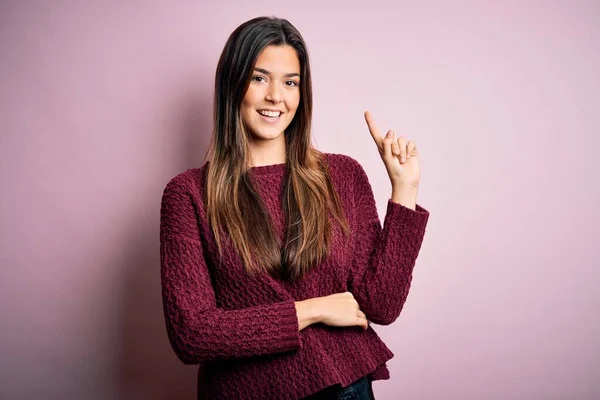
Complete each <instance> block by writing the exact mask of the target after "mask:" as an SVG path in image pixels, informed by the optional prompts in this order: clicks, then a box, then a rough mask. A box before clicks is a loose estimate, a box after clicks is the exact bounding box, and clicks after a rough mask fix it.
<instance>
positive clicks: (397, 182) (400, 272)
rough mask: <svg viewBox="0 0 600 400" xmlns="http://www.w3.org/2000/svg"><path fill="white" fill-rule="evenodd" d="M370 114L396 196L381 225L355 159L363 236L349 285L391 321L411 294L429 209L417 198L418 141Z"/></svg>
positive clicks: (367, 306)
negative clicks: (382, 125) (386, 128)
mask: <svg viewBox="0 0 600 400" xmlns="http://www.w3.org/2000/svg"><path fill="white" fill-rule="evenodd" d="M365 120H366V122H367V125H368V127H369V132H370V133H371V136H372V137H373V140H374V141H375V144H376V145H377V149H378V151H379V154H380V156H381V159H382V160H383V163H384V164H385V168H386V170H387V173H388V175H389V178H390V181H391V183H392V196H391V199H388V203H387V210H386V215H385V219H384V223H383V228H381V224H380V221H379V216H378V215H377V208H376V205H375V198H374V196H373V191H372V189H371V185H370V184H369V180H368V178H367V175H366V173H365V171H364V169H363V168H362V167H361V166H360V164H358V162H356V163H355V164H356V165H355V169H354V171H355V173H354V175H355V177H354V206H355V215H356V229H357V233H356V235H357V240H356V242H355V250H354V259H353V267H352V273H351V278H350V282H349V286H350V291H351V292H352V293H353V294H354V296H355V298H356V299H357V301H358V303H359V306H360V308H361V310H362V311H363V312H364V313H365V314H366V315H367V318H368V319H369V320H371V321H373V322H374V323H376V324H380V325H389V324H391V323H392V322H394V321H395V320H396V318H398V316H399V315H400V311H401V310H402V307H403V306H404V302H405V301H406V297H407V296H408V290H409V288H410V283H411V280H412V270H413V268H414V265H415V262H416V259H417V256H418V254H419V250H420V248H421V243H422V241H423V237H424V234H425V227H426V225H427V221H428V219H429V211H427V210H426V209H424V208H423V207H421V206H420V205H418V204H417V190H418V186H419V181H420V177H421V171H420V166H419V157H418V152H417V148H416V145H415V142H414V141H412V140H410V141H407V140H406V139H405V138H404V137H399V138H398V139H396V134H395V133H394V132H393V131H391V130H389V131H388V132H387V134H386V135H385V136H382V135H381V134H380V132H379V130H378V129H377V127H376V125H375V122H374V120H373V117H372V115H371V113H370V112H368V111H367V112H365Z"/></svg>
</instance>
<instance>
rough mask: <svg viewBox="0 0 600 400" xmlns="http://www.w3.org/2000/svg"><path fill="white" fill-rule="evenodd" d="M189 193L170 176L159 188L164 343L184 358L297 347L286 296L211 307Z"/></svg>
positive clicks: (212, 297) (190, 361) (195, 359)
mask: <svg viewBox="0 0 600 400" xmlns="http://www.w3.org/2000/svg"><path fill="white" fill-rule="evenodd" d="M196 215H197V214H196V212H195V209H194V205H193V202H192V196H191V195H190V194H189V190H186V188H185V185H182V184H181V183H178V182H177V180H176V178H174V179H173V180H171V181H170V182H169V183H168V184H167V186H166V188H165V190H164V193H163V197H162V202H161V218H160V262H161V286H162V300H163V311H164V314H165V322H166V328H167V334H168V338H169V341H170V344H171V346H172V348H173V350H174V351H175V353H176V355H177V357H178V358H179V359H180V360H181V361H182V362H183V363H184V364H200V363H201V362H203V361H205V360H222V359H230V358H236V357H246V356H256V355H264V354H271V353H278V352H285V351H291V350H295V349H298V348H300V346H301V344H300V335H299V331H298V329H299V326H298V317H297V314H296V307H295V304H294V301H293V300H292V299H290V300H286V301H281V302H277V303H273V304H269V305H259V306H253V307H248V308H243V309H236V310H223V309H221V308H219V307H217V305H216V304H217V302H216V298H215V292H214V290H213V287H212V283H211V278H210V273H209V271H208V268H207V263H206V259H205V256H204V252H203V248H202V244H201V241H200V236H199V235H200V233H199V229H198V220H197V219H196Z"/></svg>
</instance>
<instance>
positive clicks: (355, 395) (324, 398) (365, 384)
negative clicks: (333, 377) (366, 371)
mask: <svg viewBox="0 0 600 400" xmlns="http://www.w3.org/2000/svg"><path fill="white" fill-rule="evenodd" d="M304 399H305V400H375V396H374V394H373V387H372V386H371V381H369V379H368V378H367V377H366V376H363V377H362V378H360V379H358V380H356V381H354V382H352V383H351V384H350V385H348V386H346V387H339V386H331V387H328V388H325V389H323V390H321V391H319V392H317V393H315V394H312V395H310V396H308V397H305V398H304Z"/></svg>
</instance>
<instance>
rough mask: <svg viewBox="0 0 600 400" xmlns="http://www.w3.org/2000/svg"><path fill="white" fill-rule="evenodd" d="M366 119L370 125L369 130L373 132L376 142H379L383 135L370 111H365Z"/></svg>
mask: <svg viewBox="0 0 600 400" xmlns="http://www.w3.org/2000/svg"><path fill="white" fill-rule="evenodd" d="M365 121H367V125H368V126H369V132H371V136H373V140H375V143H377V144H379V142H381V140H382V137H381V134H380V133H379V129H377V126H376V125H375V121H374V120H373V115H372V114H371V112H370V111H365Z"/></svg>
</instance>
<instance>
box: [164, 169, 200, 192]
mask: <svg viewBox="0 0 600 400" xmlns="http://www.w3.org/2000/svg"><path fill="white" fill-rule="evenodd" d="M206 167H207V163H204V164H203V165H202V166H201V167H197V168H188V169H186V170H185V171H182V172H179V173H177V174H176V175H175V176H173V177H172V178H170V179H169V180H168V181H167V184H166V186H165V189H164V190H165V192H166V191H183V192H187V193H190V194H191V193H195V194H198V193H200V191H201V188H202V187H203V184H202V182H203V181H204V179H205V177H206Z"/></svg>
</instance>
